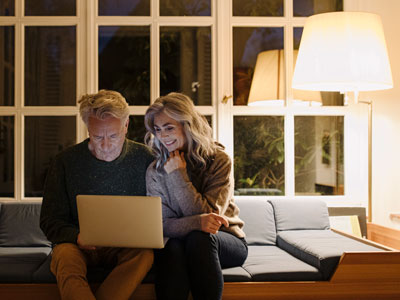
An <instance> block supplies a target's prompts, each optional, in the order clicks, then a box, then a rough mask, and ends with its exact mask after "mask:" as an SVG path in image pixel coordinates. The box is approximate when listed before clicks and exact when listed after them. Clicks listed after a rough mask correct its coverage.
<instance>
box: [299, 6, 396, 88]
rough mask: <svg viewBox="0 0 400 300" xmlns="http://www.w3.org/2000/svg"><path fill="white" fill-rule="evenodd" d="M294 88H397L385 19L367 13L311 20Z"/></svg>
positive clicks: (302, 43)
mask: <svg viewBox="0 0 400 300" xmlns="http://www.w3.org/2000/svg"><path fill="white" fill-rule="evenodd" d="M292 87H293V88H294V89H301V90H314V91H340V92H347V91H355V92H358V91H372V90H383V89H389V88H392V87H393V81H392V74H391V70H390V64H389V58H388V54H387V49H386V42H385V37H384V33H383V27H382V22H381V18H380V16H379V15H376V14H371V13H365V12H334V13H324V14H318V15H314V16H311V17H309V18H308V19H307V20H306V24H305V26H304V31H303V35H302V38H301V43H300V49H299V54H298V58H297V62H296V67H295V71H294V75H293V82H292Z"/></svg>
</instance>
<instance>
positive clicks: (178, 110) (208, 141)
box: [144, 93, 222, 171]
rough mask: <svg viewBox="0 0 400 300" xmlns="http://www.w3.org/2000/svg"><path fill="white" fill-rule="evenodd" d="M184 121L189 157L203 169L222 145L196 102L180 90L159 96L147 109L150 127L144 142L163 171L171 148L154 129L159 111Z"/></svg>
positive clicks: (146, 119) (158, 167) (187, 156)
mask: <svg viewBox="0 0 400 300" xmlns="http://www.w3.org/2000/svg"><path fill="white" fill-rule="evenodd" d="M162 112H163V113H165V114H166V115H167V116H168V117H170V118H172V119H174V120H175V121H178V122H179V123H180V124H182V127H183V132H184V134H185V137H186V143H187V152H186V159H187V160H188V161H189V162H190V163H191V164H192V165H193V166H196V167H198V168H200V169H204V168H205V167H206V164H207V159H208V158H210V157H211V156H213V155H214V154H215V153H216V151H217V149H222V146H220V145H219V144H217V143H215V142H214V140H213V138H212V129H211V127H210V125H208V122H207V120H206V118H205V117H203V116H202V115H201V114H200V113H198V112H197V111H196V109H195V107H194V105H193V101H192V100H191V99H190V98H189V97H188V96H186V95H184V94H181V93H169V94H168V95H166V96H162V97H159V98H158V99H157V100H156V101H155V102H154V103H153V104H152V105H151V106H150V107H149V108H148V109H147V111H146V115H145V116H144V124H145V126H146V129H147V133H146V136H145V138H144V140H145V143H146V144H147V145H148V146H149V147H151V148H152V149H153V151H154V154H155V156H156V169H157V170H158V171H160V170H161V169H162V167H163V166H164V163H165V162H166V161H167V159H168V157H169V156H168V150H167V148H165V146H164V145H163V144H162V143H161V142H160V141H159V140H158V139H157V137H156V133H155V129H154V118H155V116H156V115H157V114H159V113H162Z"/></svg>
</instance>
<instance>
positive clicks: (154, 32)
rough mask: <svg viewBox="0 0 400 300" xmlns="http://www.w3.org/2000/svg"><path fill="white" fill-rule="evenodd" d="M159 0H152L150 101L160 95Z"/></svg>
mask: <svg viewBox="0 0 400 300" xmlns="http://www.w3.org/2000/svg"><path fill="white" fill-rule="evenodd" d="M159 11H160V10H159V3H158V1H151V15H152V18H153V22H152V23H151V28H150V89H151V90H150V103H153V102H154V101H155V99H157V98H158V97H159V96H160V66H161V64H160V26H159V24H158V22H157V21H158V14H159Z"/></svg>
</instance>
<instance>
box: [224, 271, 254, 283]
mask: <svg viewBox="0 0 400 300" xmlns="http://www.w3.org/2000/svg"><path fill="white" fill-rule="evenodd" d="M222 275H223V276H224V281H225V282H242V281H251V276H250V274H249V273H248V272H246V270H245V269H243V268H242V267H235V268H228V269H223V270H222Z"/></svg>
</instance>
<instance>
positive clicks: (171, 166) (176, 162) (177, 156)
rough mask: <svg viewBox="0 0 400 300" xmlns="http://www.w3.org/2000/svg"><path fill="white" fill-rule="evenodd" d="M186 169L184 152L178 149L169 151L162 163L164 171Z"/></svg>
mask: <svg viewBox="0 0 400 300" xmlns="http://www.w3.org/2000/svg"><path fill="white" fill-rule="evenodd" d="M181 168H183V169H186V160H185V153H183V152H181V153H179V151H178V150H175V151H173V152H170V153H169V158H168V159H167V162H166V163H165V164H164V169H165V172H167V173H168V174H169V173H171V172H172V171H174V170H177V169H181Z"/></svg>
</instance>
